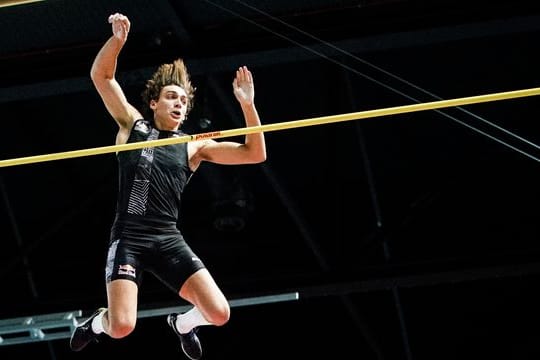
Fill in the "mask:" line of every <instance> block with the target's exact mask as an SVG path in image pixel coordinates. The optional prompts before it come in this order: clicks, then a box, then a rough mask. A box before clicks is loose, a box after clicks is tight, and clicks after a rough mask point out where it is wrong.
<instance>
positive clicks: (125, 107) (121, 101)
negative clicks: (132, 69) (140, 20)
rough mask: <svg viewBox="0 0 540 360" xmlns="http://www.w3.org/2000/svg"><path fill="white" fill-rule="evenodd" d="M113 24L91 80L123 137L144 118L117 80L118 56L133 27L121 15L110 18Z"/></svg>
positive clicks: (95, 60)
mask: <svg viewBox="0 0 540 360" xmlns="http://www.w3.org/2000/svg"><path fill="white" fill-rule="evenodd" d="M109 23H111V24H112V32H113V34H112V36H111V37H110V38H109V39H108V40H107V42H105V44H104V45H103V47H102V48H101V49H100V51H99V52H98V54H97V55H96V58H95V59H94V62H93V64H92V69H91V71H90V77H91V78H92V82H93V83H94V86H95V87H96V90H97V91H98V93H99V95H100V96H101V99H102V100H103V103H104V104H105V107H106V108H107V110H108V111H109V113H110V114H111V116H112V117H113V118H114V120H115V121H116V122H117V123H118V126H119V127H120V132H119V135H122V134H121V132H122V131H123V130H129V129H130V128H131V125H132V124H133V121H134V120H136V119H138V118H141V117H142V116H141V114H140V113H139V111H138V110H136V109H135V107H133V106H132V105H131V104H129V103H128V101H127V99H126V96H125V94H124V92H123V90H122V88H121V87H120V84H118V82H117V81H116V79H115V73H116V64H117V61H118V56H119V54H120V51H121V50H122V48H123V47H124V44H125V43H126V40H127V37H128V33H129V29H130V26H131V24H130V22H129V19H128V18H127V17H126V16H124V15H122V14H118V13H116V14H113V15H111V16H109ZM117 142H122V143H123V142H125V139H123V136H119V139H118V140H117Z"/></svg>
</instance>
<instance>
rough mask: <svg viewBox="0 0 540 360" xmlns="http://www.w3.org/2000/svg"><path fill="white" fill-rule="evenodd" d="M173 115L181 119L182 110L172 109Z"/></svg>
mask: <svg viewBox="0 0 540 360" xmlns="http://www.w3.org/2000/svg"><path fill="white" fill-rule="evenodd" d="M171 115H172V117H174V118H175V119H180V118H181V117H182V113H181V112H180V110H173V111H171Z"/></svg>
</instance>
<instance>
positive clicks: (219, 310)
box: [207, 303, 231, 326]
mask: <svg viewBox="0 0 540 360" xmlns="http://www.w3.org/2000/svg"><path fill="white" fill-rule="evenodd" d="M230 317H231V308H230V307H229V304H227V303H224V304H222V305H221V306H219V307H216V308H215V309H214V310H213V311H212V312H211V314H210V318H209V319H207V320H208V321H209V322H211V323H212V324H213V325H215V326H223V325H225V324H226V323H227V322H228V321H229V318H230Z"/></svg>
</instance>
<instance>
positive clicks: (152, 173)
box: [116, 119, 193, 222]
mask: <svg viewBox="0 0 540 360" xmlns="http://www.w3.org/2000/svg"><path fill="white" fill-rule="evenodd" d="M183 135H185V134H184V133H182V132H181V131H176V132H173V131H162V130H158V129H156V128H155V127H154V126H153V123H151V122H150V121H147V120H143V119H141V120H137V121H136V122H135V124H134V125H133V129H132V130H131V133H130V135H129V138H128V141H127V142H128V143H132V142H138V141H147V140H156V139H160V138H166V137H171V136H183ZM117 160H118V169H119V174H118V175H119V190H118V199H117V205H116V213H117V215H116V217H117V221H118V220H119V219H122V218H128V219H133V218H138V219H140V220H144V218H147V219H148V220H150V221H152V220H164V221H167V222H176V221H177V220H178V216H179V210H180V204H181V194H182V191H183V190H184V187H185V186H186V184H187V183H188V181H189V179H190V177H191V175H192V174H193V172H192V171H191V170H190V168H189V163H188V154H187V143H185V142H184V143H180V144H173V145H165V146H156V147H148V148H143V149H136V150H130V151H121V152H119V153H118V155H117Z"/></svg>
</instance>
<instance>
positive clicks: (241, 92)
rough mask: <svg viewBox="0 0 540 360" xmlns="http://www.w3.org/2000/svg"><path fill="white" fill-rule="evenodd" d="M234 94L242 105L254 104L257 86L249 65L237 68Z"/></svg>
mask: <svg viewBox="0 0 540 360" xmlns="http://www.w3.org/2000/svg"><path fill="white" fill-rule="evenodd" d="M233 91H234V96H236V99H237V100H238V101H239V102H240V104H241V105H252V104H253V101H254V100H255V87H254V85H253V76H252V75H251V71H249V70H248V68H247V66H242V67H240V68H239V69H238V70H236V77H235V78H234V81H233Z"/></svg>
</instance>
